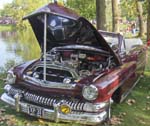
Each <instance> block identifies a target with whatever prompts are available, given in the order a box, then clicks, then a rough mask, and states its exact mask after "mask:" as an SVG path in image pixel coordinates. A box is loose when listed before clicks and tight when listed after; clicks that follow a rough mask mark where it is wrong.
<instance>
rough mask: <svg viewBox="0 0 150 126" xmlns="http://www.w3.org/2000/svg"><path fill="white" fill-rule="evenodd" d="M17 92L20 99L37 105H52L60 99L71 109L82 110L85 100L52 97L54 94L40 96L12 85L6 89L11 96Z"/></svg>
mask: <svg viewBox="0 0 150 126" xmlns="http://www.w3.org/2000/svg"><path fill="white" fill-rule="evenodd" d="M17 93H20V94H22V100H25V101H27V102H32V103H35V104H39V105H45V106H47V107H53V106H54V104H57V103H58V102H61V101H62V102H63V103H66V104H68V105H69V106H70V107H71V109H72V110H75V111H83V107H84V105H85V102H81V101H80V100H78V99H74V100H71V99H69V98H68V99H67V98H64V97H54V96H51V97H45V96H40V95H37V94H33V93H30V92H28V91H26V92H25V91H23V90H21V89H17V88H14V87H12V88H11V89H10V90H9V91H8V94H9V95H12V96H14V95H15V94H17Z"/></svg>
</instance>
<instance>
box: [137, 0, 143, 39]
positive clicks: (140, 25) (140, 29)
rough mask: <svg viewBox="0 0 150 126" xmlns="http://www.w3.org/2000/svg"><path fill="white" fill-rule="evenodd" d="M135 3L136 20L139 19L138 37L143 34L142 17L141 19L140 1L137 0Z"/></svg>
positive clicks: (141, 8)
mask: <svg viewBox="0 0 150 126" xmlns="http://www.w3.org/2000/svg"><path fill="white" fill-rule="evenodd" d="M136 5H137V13H138V20H139V37H142V36H144V19H143V7H142V2H140V1H139V0H137V1H136Z"/></svg>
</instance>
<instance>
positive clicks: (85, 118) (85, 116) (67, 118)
mask: <svg viewBox="0 0 150 126" xmlns="http://www.w3.org/2000/svg"><path fill="white" fill-rule="evenodd" d="M1 100H2V101H4V102H6V103H8V104H9V105H12V106H13V107H15V99H14V98H12V97H10V96H9V95H7V94H6V93H3V94H2V96H1ZM18 104H19V107H20V111H21V112H24V113H27V114H29V115H31V116H35V117H40V118H44V119H49V120H54V121H56V122H76V123H81V124H88V125H96V124H99V123H101V122H103V121H105V120H106V118H107V112H106V111H105V110H104V111H102V112H101V113H87V112H75V113H74V112H71V113H70V114H62V113H60V112H59V111H58V110H59V109H58V108H59V104H57V105H54V106H55V107H54V108H55V109H54V110H51V109H47V108H44V107H40V106H36V105H32V104H29V103H26V102H23V101H18ZM28 106H35V107H36V108H40V109H42V110H43V115H42V117H41V116H40V115H32V114H31V113H29V111H28V108H29V107H28Z"/></svg>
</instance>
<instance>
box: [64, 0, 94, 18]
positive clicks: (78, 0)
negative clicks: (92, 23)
mask: <svg viewBox="0 0 150 126" xmlns="http://www.w3.org/2000/svg"><path fill="white" fill-rule="evenodd" d="M66 4H67V7H70V8H72V9H73V10H75V11H76V12H77V13H78V14H80V15H81V16H83V17H85V18H87V19H89V20H91V19H95V17H96V4H95V0H67V2H66Z"/></svg>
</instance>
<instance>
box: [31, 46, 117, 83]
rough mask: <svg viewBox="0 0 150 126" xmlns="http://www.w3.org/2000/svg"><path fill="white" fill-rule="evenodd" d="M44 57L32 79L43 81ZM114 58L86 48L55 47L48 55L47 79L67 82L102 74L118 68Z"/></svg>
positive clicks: (35, 69)
mask: <svg viewBox="0 0 150 126" xmlns="http://www.w3.org/2000/svg"><path fill="white" fill-rule="evenodd" d="M43 57H44V56H42V57H41V60H40V62H39V63H38V64H36V65H35V66H33V69H32V74H30V76H31V77H34V78H36V79H40V80H43V68H44V58H43ZM113 60H114V59H113V56H111V55H110V54H109V53H108V52H106V51H103V50H100V49H98V50H96V49H95V48H91V47H88V46H87V47H86V46H64V47H55V48H53V49H52V50H51V51H49V52H47V54H46V78H47V81H51V82H67V83H70V82H71V80H75V79H79V78H84V77H87V76H90V75H93V74H94V73H97V72H98V73H101V72H103V71H105V70H107V69H111V68H113V67H115V66H116V64H115V62H114V61H113Z"/></svg>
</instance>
